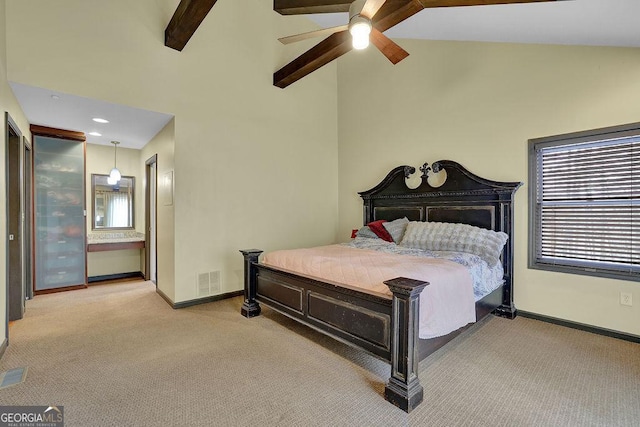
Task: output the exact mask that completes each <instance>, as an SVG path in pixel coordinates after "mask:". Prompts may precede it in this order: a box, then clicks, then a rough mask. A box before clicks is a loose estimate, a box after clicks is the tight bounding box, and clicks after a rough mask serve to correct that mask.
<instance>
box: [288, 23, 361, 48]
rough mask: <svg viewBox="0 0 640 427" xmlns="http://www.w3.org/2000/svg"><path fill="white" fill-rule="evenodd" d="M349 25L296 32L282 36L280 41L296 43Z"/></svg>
mask: <svg viewBox="0 0 640 427" xmlns="http://www.w3.org/2000/svg"><path fill="white" fill-rule="evenodd" d="M348 28H349V26H348V25H339V26H337V27H330V28H323V29H321V30H315V31H309V32H307V33H301V34H296V35H294V36H287V37H280V38H279V39H278V41H280V43H282V44H289V43H295V42H299V41H302V40H307V39H312V38H314V37H323V36H328V35H331V34H333V33H337V32H338V31H344V30H346V29H348Z"/></svg>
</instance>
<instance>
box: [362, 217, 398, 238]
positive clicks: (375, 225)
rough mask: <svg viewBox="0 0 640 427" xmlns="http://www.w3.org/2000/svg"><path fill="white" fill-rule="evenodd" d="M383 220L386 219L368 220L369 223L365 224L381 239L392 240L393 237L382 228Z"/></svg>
mask: <svg viewBox="0 0 640 427" xmlns="http://www.w3.org/2000/svg"><path fill="white" fill-rule="evenodd" d="M383 222H387V221H386V220H384V219H380V220H378V221H373V222H370V223H369V224H367V226H368V227H369V228H370V229H371V231H373V232H374V233H375V234H376V236H378V237H379V238H381V239H382V240H385V241H387V242H393V237H391V234H389V232H388V231H387V229H386V228H384V226H383V225H382V223H383Z"/></svg>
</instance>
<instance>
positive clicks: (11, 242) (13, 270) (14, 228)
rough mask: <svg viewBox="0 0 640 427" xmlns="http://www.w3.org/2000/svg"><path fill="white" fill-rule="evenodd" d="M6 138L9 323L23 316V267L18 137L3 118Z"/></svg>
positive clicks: (11, 124) (19, 139) (7, 118)
mask: <svg viewBox="0 0 640 427" xmlns="http://www.w3.org/2000/svg"><path fill="white" fill-rule="evenodd" d="M6 125H7V137H6V153H7V165H6V171H7V177H6V191H7V193H6V194H7V293H8V300H7V303H8V317H9V320H10V321H11V320H19V319H22V317H23V316H24V301H25V293H24V265H23V245H22V242H23V238H24V236H23V229H22V225H23V222H22V215H23V212H22V197H23V195H22V189H21V173H22V172H23V171H22V169H23V168H22V165H21V159H22V135H21V134H20V131H19V130H18V127H17V126H16V125H15V123H14V122H13V120H11V117H9V115H8V114H7V115H6Z"/></svg>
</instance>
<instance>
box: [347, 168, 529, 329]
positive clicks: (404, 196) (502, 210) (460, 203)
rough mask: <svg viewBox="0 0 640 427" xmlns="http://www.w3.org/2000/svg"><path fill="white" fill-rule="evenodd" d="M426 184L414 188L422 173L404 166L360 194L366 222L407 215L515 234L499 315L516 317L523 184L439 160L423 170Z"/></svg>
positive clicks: (506, 254)
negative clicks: (437, 181) (517, 223)
mask: <svg viewBox="0 0 640 427" xmlns="http://www.w3.org/2000/svg"><path fill="white" fill-rule="evenodd" d="M420 171H421V172H422V175H421V183H420V185H419V186H418V187H416V188H414V189H411V188H409V187H408V186H407V184H406V179H407V178H409V177H410V176H411V175H412V174H414V173H415V172H416V169H415V168H414V167H412V166H398V167H397V168H394V169H393V170H392V171H391V172H389V173H388V174H387V176H386V177H385V178H384V179H383V180H382V181H381V182H380V183H379V184H378V185H376V186H375V187H373V188H372V189H370V190H367V191H363V192H360V193H359V194H360V197H362V200H363V202H364V223H365V224H367V223H369V222H371V221H376V220H379V219H385V220H388V221H392V220H394V219H397V218H403V217H407V218H408V219H409V220H410V221H433V222H453V223H463V224H470V225H474V226H476V227H482V228H486V229H489V230H495V231H503V232H505V233H507V234H508V235H509V240H508V241H507V243H506V245H505V248H504V250H503V252H502V258H501V259H502V264H503V267H504V280H505V286H504V293H503V298H502V299H503V305H502V306H501V308H500V309H499V311H500V310H502V311H504V313H499V314H501V315H504V316H505V317H512V316H513V315H515V308H514V305H513V249H514V244H513V236H514V233H513V230H514V226H513V203H514V195H515V192H516V190H517V189H518V188H519V187H520V186H521V185H522V183H521V182H498V181H492V180H490V179H486V178H481V177H479V176H477V175H475V174H473V173H471V172H469V171H468V170H467V169H465V168H464V167H463V166H462V165H460V164H459V163H456V162H454V161H451V160H439V161H437V162H435V163H432V164H431V167H429V165H428V163H425V164H424V165H423V166H422V167H421V168H420ZM440 171H444V172H445V173H446V180H445V181H444V183H443V184H442V185H441V186H439V187H432V186H431V185H430V184H429V182H428V178H429V173H430V172H433V173H438V172H440Z"/></svg>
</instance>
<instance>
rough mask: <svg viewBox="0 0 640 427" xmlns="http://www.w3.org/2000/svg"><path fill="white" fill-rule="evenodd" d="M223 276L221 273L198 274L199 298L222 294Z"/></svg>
mask: <svg viewBox="0 0 640 427" xmlns="http://www.w3.org/2000/svg"><path fill="white" fill-rule="evenodd" d="M220 288H221V276H220V271H211V272H209V273H200V274H198V296H199V297H206V296H209V295H214V294H218V293H220Z"/></svg>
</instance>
